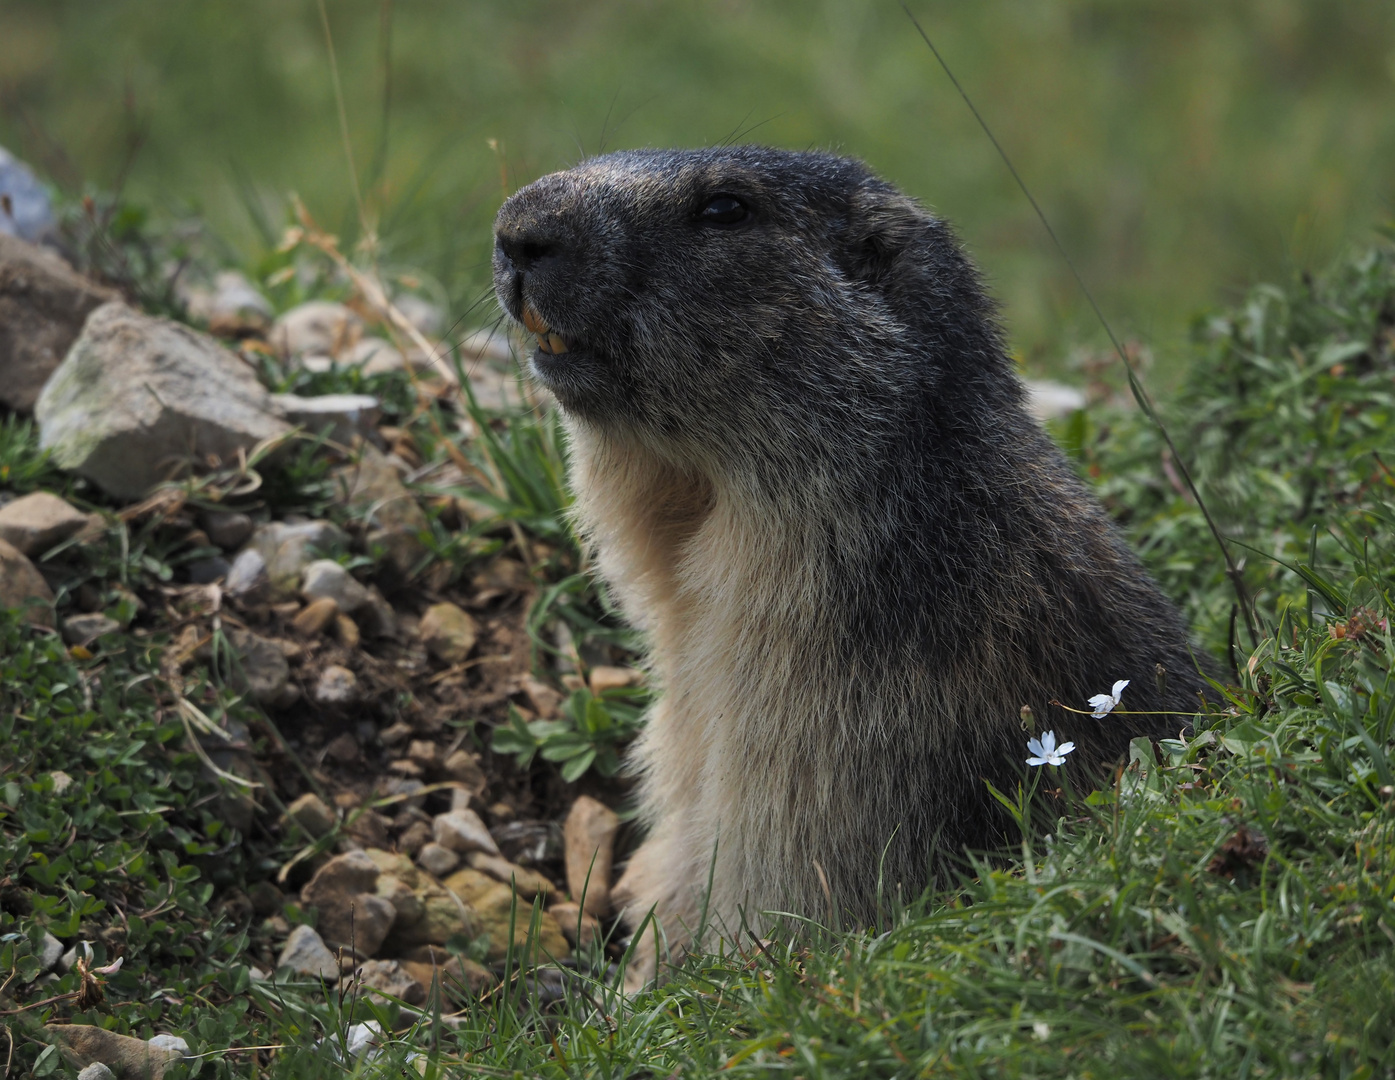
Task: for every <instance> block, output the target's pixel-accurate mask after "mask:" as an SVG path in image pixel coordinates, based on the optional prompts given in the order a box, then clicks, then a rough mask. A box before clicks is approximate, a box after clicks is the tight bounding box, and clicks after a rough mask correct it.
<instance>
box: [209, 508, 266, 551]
mask: <svg viewBox="0 0 1395 1080" xmlns="http://www.w3.org/2000/svg"><path fill="white" fill-rule="evenodd" d="M254 527H255V526H254V525H253V523H252V519H251V518H249V517H248V516H247V515H246V514H238V513H235V512H233V511H230V510H210V511H209V512H208V513H206V514H204V516H203V531H204V532H206V533H208V538H209V539H210V540H212V541H213V542H214V543H215V544H217V545H218V546H219V547H220V548H222V549H223V550H224V551H233V550H235V549H237V548H240V547H241V546H242V545H243V544H245V543H246V542H247V538H248V537H249V536H251V535H252V529H253V528H254Z"/></svg>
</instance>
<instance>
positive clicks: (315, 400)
mask: <svg viewBox="0 0 1395 1080" xmlns="http://www.w3.org/2000/svg"><path fill="white" fill-rule="evenodd" d="M271 401H272V404H273V405H274V406H275V407H276V408H277V409H279V410H280V412H281V415H282V416H284V417H285V418H286V422H287V423H289V424H294V425H295V426H296V427H302V428H304V429H305V431H306V433H307V434H310V435H313V436H316V437H317V438H318V437H319V436H320V435H324V436H325V437H326V438H328V439H331V440H333V441H334V442H337V443H340V444H342V445H344V446H349V445H352V443H353V441H354V437H355V436H359V437H364V436H367V435H368V433H369V432H371V431H372V430H373V429H374V428H375V427H376V426H377V424H378V418H379V417H380V416H381V415H382V411H383V409H382V405H381V404H380V403H379V401H378V399H377V398H375V397H373V396H372V395H370V394H321V395H320V396H318V397H301V396H300V395H299V394H273V395H272V396H271Z"/></svg>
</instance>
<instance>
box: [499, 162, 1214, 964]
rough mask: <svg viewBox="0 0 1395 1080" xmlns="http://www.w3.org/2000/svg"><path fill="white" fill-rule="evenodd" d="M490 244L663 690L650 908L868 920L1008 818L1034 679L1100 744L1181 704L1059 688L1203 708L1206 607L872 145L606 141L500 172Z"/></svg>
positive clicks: (626, 882) (1098, 752)
mask: <svg viewBox="0 0 1395 1080" xmlns="http://www.w3.org/2000/svg"><path fill="white" fill-rule="evenodd" d="M494 275H495V284H496V290H497V293H498V296H499V299H500V301H501V303H502V304H503V306H504V307H505V308H506V309H507V311H508V312H509V314H510V315H511V316H512V317H513V318H515V319H518V320H520V321H522V322H523V323H525V324H526V325H527V326H528V327H529V329H530V330H532V331H533V332H535V333H536V334H537V335H538V350H537V351H536V352H535V353H534V354H533V356H532V357H531V359H530V361H529V368H530V370H531V373H532V375H533V377H535V378H536V379H538V380H539V381H540V382H541V383H542V384H543V385H545V386H546V387H547V388H548V389H549V390H551V391H552V393H553V394H554V395H555V396H556V398H557V401H558V402H559V403H560V405H561V407H562V409H563V411H564V413H565V417H566V423H567V426H568V429H569V432H570V437H571V448H572V455H573V462H572V482H573V484H574V487H575V491H576V497H577V510H576V513H577V519H578V521H579V523H580V525H581V527H582V530H583V532H584V534H585V536H586V537H587V538H588V540H589V542H591V543H592V544H594V545H595V548H596V550H597V552H598V557H599V558H598V562H599V567H600V569H601V572H602V573H603V574H604V575H605V577H606V578H607V579H608V580H609V582H610V583H611V585H612V586H613V588H614V590H615V591H616V593H617V594H618V595H619V597H620V598H621V600H622V603H623V606H624V609H625V610H626V612H627V613H628V616H629V617H630V618H631V619H632V620H633V621H634V622H635V623H636V624H637V625H639V626H641V627H643V628H644V629H645V630H647V631H648V635H649V641H650V643H651V644H650V655H649V663H650V665H651V667H652V670H653V675H654V677H655V680H656V682H657V684H658V686H659V687H661V690H662V695H661V697H660V699H659V703H658V705H657V706H656V707H655V709H654V710H653V713H652V715H651V717H650V719H649V723H648V725H647V727H646V730H645V732H644V734H643V736H642V737H641V739H640V741H639V743H638V745H637V746H636V748H635V750H634V752H633V764H634V766H635V769H636V770H637V772H638V774H639V776H640V777H641V788H640V792H641V796H640V797H641V804H642V809H643V814H644V818H645V821H646V824H647V826H648V829H649V835H648V839H647V840H646V841H645V843H644V844H643V845H642V847H641V848H640V849H639V850H638V851H637V852H636V854H635V856H634V857H633V858H632V860H631V862H630V865H629V868H628V870H627V871H626V874H625V877H624V879H623V880H622V882H621V884H620V889H619V893H620V895H621V896H622V897H623V898H624V900H625V902H626V903H628V905H629V913H630V914H629V917H630V918H631V919H632V920H637V919H638V918H639V917H641V916H642V915H643V914H644V913H646V912H647V911H649V910H651V909H652V910H653V911H654V912H655V914H656V916H657V919H658V921H659V923H660V925H661V926H662V928H663V930H664V932H665V933H666V935H667V937H668V940H669V941H670V942H671V943H680V944H681V943H682V942H683V941H684V940H685V939H686V938H687V937H688V936H689V935H691V934H693V933H695V932H696V927H697V920H698V918H699V913H700V912H702V911H704V910H705V911H706V912H707V915H708V922H709V924H710V925H711V926H712V927H713V928H715V932H717V933H723V932H733V933H734V932H735V931H736V930H737V929H739V927H740V926H741V922H742V919H743V918H744V919H745V920H746V922H747V924H748V925H751V926H753V927H754V928H755V929H757V930H759V929H760V924H761V916H760V914H759V913H760V912H762V911H766V910H785V911H797V912H800V913H803V914H807V915H810V916H813V917H816V918H822V917H824V916H825V915H826V914H827V912H828V910H829V906H830V901H831V903H832V905H833V907H834V908H835V909H836V912H837V913H838V914H839V915H842V916H849V917H851V918H854V919H871V918H872V917H873V916H874V910H875V904H876V897H877V894H878V890H879V888H880V889H883V890H885V889H891V888H896V887H898V886H899V887H901V888H903V889H905V890H908V891H910V892H914V891H918V890H919V889H920V888H921V887H922V886H923V885H924V884H925V883H926V882H927V880H928V878H929V877H930V876H931V875H933V873H934V872H935V871H936V870H937V869H939V868H943V867H945V866H946V865H948V863H949V862H950V861H952V860H953V859H955V858H958V857H959V856H961V855H962V853H963V851H964V849H965V848H966V847H968V848H976V849H982V848H986V847H991V846H993V845H995V844H997V843H998V842H999V841H1000V839H1001V838H1002V836H1003V830H1004V825H1005V819H1004V817H1003V816H1002V814H1001V811H1000V810H998V809H997V808H996V807H995V805H994V803H993V801H992V799H991V797H990V796H989V793H988V789H987V784H986V782H991V783H993V784H994V785H996V786H998V787H999V788H1000V789H1004V790H1007V789H1009V788H1011V787H1012V786H1013V785H1014V784H1015V783H1016V781H1017V778H1018V777H1019V776H1020V774H1021V772H1022V770H1023V769H1024V767H1025V766H1024V764H1023V759H1024V757H1025V756H1026V755H1025V743H1026V737H1025V736H1024V734H1023V732H1022V730H1021V726H1020V718H1019V715H1020V710H1021V707H1022V706H1023V705H1028V706H1030V707H1031V709H1032V710H1033V712H1034V713H1035V716H1036V717H1037V718H1038V720H1039V722H1040V724H1041V726H1043V727H1047V728H1052V729H1054V730H1055V732H1056V733H1057V735H1058V736H1059V737H1060V739H1061V740H1062V741H1064V740H1066V739H1070V740H1072V741H1074V742H1075V744H1076V747H1077V749H1076V751H1075V753H1074V754H1073V755H1072V757H1071V758H1070V763H1069V766H1068V767H1069V768H1071V769H1072V770H1075V771H1077V772H1083V771H1088V770H1091V769H1094V770H1100V769H1102V767H1104V766H1107V765H1108V764H1110V763H1113V762H1115V761H1116V760H1119V759H1120V758H1121V757H1122V756H1123V755H1125V754H1126V751H1127V745H1128V742H1129V740H1130V739H1131V738H1133V737H1135V736H1138V735H1150V736H1170V735H1176V734H1177V732H1178V730H1179V729H1181V728H1183V727H1184V726H1185V718H1184V717H1168V716H1163V717H1136V716H1135V717H1125V716H1118V715H1111V716H1109V717H1106V718H1104V719H1101V720H1096V719H1092V718H1090V717H1087V716H1080V715H1075V714H1071V713H1067V712H1064V711H1063V710H1061V709H1059V708H1055V707H1053V706H1051V705H1050V704H1049V703H1050V702H1051V701H1052V700H1059V701H1062V702H1065V703H1068V704H1075V705H1083V704H1084V702H1085V701H1086V700H1087V699H1088V698H1089V697H1090V696H1091V695H1092V694H1097V693H1100V692H1101V691H1107V690H1109V688H1110V687H1111V685H1112V684H1113V683H1114V682H1115V681H1116V680H1119V679H1128V680H1130V685H1129V689H1128V690H1127V692H1126V703H1127V707H1128V708H1129V709H1131V710H1140V711H1156V710H1174V711H1176V712H1178V713H1181V714H1189V713H1192V712H1195V711H1196V708H1197V705H1198V701H1197V695H1198V693H1199V692H1201V691H1203V690H1204V688H1205V680H1204V678H1203V677H1202V675H1201V674H1200V673H1199V672H1198V669H1197V665H1196V661H1195V660H1194V659H1193V657H1192V655H1191V652H1190V650H1189V647H1188V641H1187V632H1186V627H1185V626H1184V624H1183V621H1182V619H1181V618H1180V616H1179V614H1178V612H1177V610H1176V609H1175V607H1174V606H1173V604H1172V603H1171V602H1169V600H1168V599H1167V598H1166V597H1164V596H1163V594H1162V593H1161V591H1160V590H1159V589H1158V587H1157V585H1156V584H1155V583H1154V582H1153V581H1152V580H1151V579H1150V578H1149V576H1148V574H1147V573H1146V572H1145V571H1144V569H1143V568H1142V566H1141V565H1140V563H1139V561H1138V559H1137V558H1136V557H1135V555H1134V554H1133V553H1132V552H1131V551H1130V550H1129V548H1128V546H1127V544H1126V543H1125V541H1124V539H1123V537H1122V536H1121V534H1120V532H1119V531H1118V529H1117V528H1116V527H1115V526H1114V524H1113V523H1112V522H1111V521H1110V519H1109V517H1108V515H1107V514H1106V513H1105V511H1104V510H1103V508H1102V507H1101V506H1100V505H1099V503H1098V502H1097V500H1096V499H1095V498H1094V497H1093V496H1092V495H1091V493H1090V492H1089V491H1088V490H1087V489H1086V488H1085V486H1084V485H1083V484H1082V483H1081V482H1080V481H1079V479H1078V478H1077V477H1076V475H1075V473H1074V471H1073V470H1072V469H1071V467H1070V465H1069V463H1068V462H1067V461H1066V460H1065V459H1064V457H1063V456H1062V454H1061V453H1060V452H1059V450H1058V449H1057V448H1056V446H1055V445H1054V444H1053V443H1052V442H1051V440H1050V439H1049V438H1048V437H1047V435H1046V434H1045V433H1044V432H1043V431H1042V430H1041V428H1040V427H1039V426H1038V424H1037V423H1036V422H1035V421H1034V420H1033V419H1032V418H1031V416H1030V415H1029V414H1028V412H1027V411H1026V408H1025V407H1024V395H1023V389H1022V386H1021V384H1020V382H1019V380H1018V378H1017V376H1016V374H1015V372H1014V369H1013V366H1012V364H1011V362H1010V360H1009V358H1008V356H1007V353H1006V350H1005V348H1004V343H1003V338H1002V334H1001V331H1000V328H999V326H998V323H997V320H996V315H995V309H994V306H993V304H992V302H991V301H990V299H989V298H988V295H987V293H986V292H985V290H984V288H983V286H982V284H981V282H980V279H979V276H978V274H977V272H976V271H975V269H974V268H973V266H972V265H971V263H970V262H969V260H968V258H967V257H966V255H965V253H964V251H963V249H962V248H961V246H960V245H959V243H958V242H957V241H956V239H955V237H954V235H953V233H952V231H951V230H950V228H949V226H948V225H947V224H946V223H945V222H944V221H942V220H940V219H939V218H937V217H935V216H934V215H932V214H931V213H929V212H927V211H926V210H925V209H924V208H923V207H922V206H921V205H919V204H918V203H917V202H915V201H914V200H913V199H911V198H909V197H907V196H905V195H903V194H901V193H900V192H898V191H897V190H896V189H895V188H893V187H892V186H891V185H889V184H887V183H885V182H884V181H882V180H880V179H878V178H877V177H876V176H874V175H873V174H872V173H871V172H870V171H869V170H868V169H867V168H866V167H865V166H864V165H863V164H861V163H860V162H858V161H855V160H850V159H848V158H842V157H835V156H832V155H828V154H823V153H792V152H785V151H780V150H772V149H766V148H761V147H749V146H743V147H732V148H719V149H707V150H694V151H678V150H675V151H630V152H622V153H616V154H609V155H606V156H604V157H598V158H595V159H592V160H589V161H586V162H583V163H582V164H580V165H578V166H577V167H575V168H573V169H569V170H567V171H565V172H560V173H555V174H553V175H550V176H546V177H543V178H542V179H540V180H538V181H536V182H535V183H533V184H530V185H529V186H527V187H525V188H523V189H522V190H520V191H519V192H517V193H516V194H515V195H513V196H512V197H511V198H510V199H509V200H508V201H507V202H506V203H505V204H504V207H503V208H502V210H501V211H500V212H499V216H498V220H497V223H496V246H495V253H494ZM1158 665H1162V666H1163V668H1165V669H1166V672H1167V678H1166V684H1165V687H1164V688H1160V687H1159V685H1158V681H1157V680H1156V679H1155V670H1156V669H1157V667H1158ZM714 860H715V863H714ZM709 880H710V889H711V892H710V896H705V893H706V891H707V888H708V883H709Z"/></svg>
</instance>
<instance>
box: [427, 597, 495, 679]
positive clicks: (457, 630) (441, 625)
mask: <svg viewBox="0 0 1395 1080" xmlns="http://www.w3.org/2000/svg"><path fill="white" fill-rule="evenodd" d="M418 634H419V636H420V637H421V642H422V644H423V645H425V646H426V647H427V649H429V650H430V652H431V655H432V656H434V657H436V659H438V660H440V661H441V662H442V663H444V664H459V663H461V662H463V661H464V659H465V658H466V657H467V656H469V655H470V650H471V649H473V648H474V647H475V642H476V641H478V640H479V635H480V628H479V624H478V623H476V622H475V620H474V618H473V617H472V616H471V615H470V614H469V613H467V612H465V611H462V610H461V609H460V608H458V607H456V606H455V605H454V604H452V603H450V602H449V601H442V602H441V603H439V604H432V605H431V606H430V607H429V608H427V609H426V614H425V615H423V616H422V617H421V624H420V628H419V630H418Z"/></svg>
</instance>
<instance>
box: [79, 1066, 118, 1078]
mask: <svg viewBox="0 0 1395 1080" xmlns="http://www.w3.org/2000/svg"><path fill="white" fill-rule="evenodd" d="M77 1080H116V1073H114V1072H112V1071H111V1070H110V1069H108V1068H107V1067H106V1066H105V1065H103V1064H102V1063H101V1062H100V1061H94V1062H93V1063H92V1064H91V1065H89V1066H87V1068H85V1069H83V1070H82V1071H81V1072H80V1073H78V1074H77Z"/></svg>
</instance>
